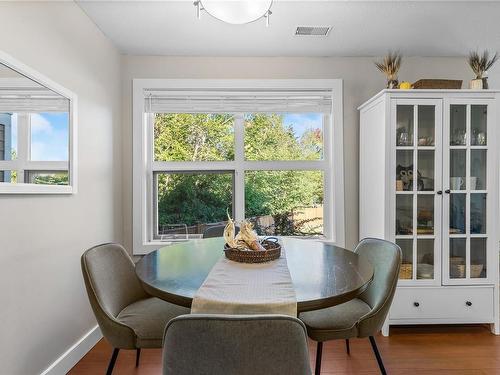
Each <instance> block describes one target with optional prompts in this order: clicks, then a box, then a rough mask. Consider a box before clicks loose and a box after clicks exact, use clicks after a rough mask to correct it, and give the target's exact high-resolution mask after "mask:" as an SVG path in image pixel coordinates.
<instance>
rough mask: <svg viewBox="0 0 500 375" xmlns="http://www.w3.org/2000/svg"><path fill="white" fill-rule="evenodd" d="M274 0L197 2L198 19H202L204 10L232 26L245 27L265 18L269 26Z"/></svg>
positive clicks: (203, 0)
mask: <svg viewBox="0 0 500 375" xmlns="http://www.w3.org/2000/svg"><path fill="white" fill-rule="evenodd" d="M272 4H273V0H197V1H195V2H194V6H195V7H196V17H197V18H198V19H200V18H201V11H202V10H204V11H206V12H207V13H208V14H210V15H211V16H212V17H214V18H217V19H218V20H220V21H223V22H226V23H230V24H232V25H243V24H245V23H250V22H254V21H257V20H258V19H261V18H265V19H266V26H269V16H270V15H271V14H272V12H271V5H272Z"/></svg>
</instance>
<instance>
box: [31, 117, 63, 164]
mask: <svg viewBox="0 0 500 375" xmlns="http://www.w3.org/2000/svg"><path fill="white" fill-rule="evenodd" d="M68 129H69V128H68V113H33V114H32V115H31V160H50V161H66V160H68V144H69V143H68V142H69V131H68Z"/></svg>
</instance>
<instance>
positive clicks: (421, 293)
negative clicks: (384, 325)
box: [390, 287, 493, 323]
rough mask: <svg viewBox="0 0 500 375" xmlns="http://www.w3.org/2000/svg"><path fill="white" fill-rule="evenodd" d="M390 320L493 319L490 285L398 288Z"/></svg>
mask: <svg viewBox="0 0 500 375" xmlns="http://www.w3.org/2000/svg"><path fill="white" fill-rule="evenodd" d="M390 319H408V320H412V319H447V320H458V321H460V320H462V321H464V322H477V323H481V322H492V321H493V288H486V287H484V288H481V287H470V288H462V287H460V288H455V287H446V288H398V289H397V290H396V295H395V296H394V301H393V303H392V307H391V311H390Z"/></svg>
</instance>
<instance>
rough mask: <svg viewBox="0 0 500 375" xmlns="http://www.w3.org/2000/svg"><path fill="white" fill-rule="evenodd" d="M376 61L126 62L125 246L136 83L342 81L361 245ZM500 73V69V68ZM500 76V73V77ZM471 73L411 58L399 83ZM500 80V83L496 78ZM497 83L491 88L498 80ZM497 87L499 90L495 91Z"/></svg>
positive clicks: (349, 177) (352, 207)
mask: <svg viewBox="0 0 500 375" xmlns="http://www.w3.org/2000/svg"><path fill="white" fill-rule="evenodd" d="M373 60H374V59H373V58H314V57H309V58H308V57H275V58H272V57H262V58H259V57H248V58H247V57H213V58H210V57H156V56H146V57H140V56H124V57H123V59H122V62H123V64H122V80H123V90H124V91H123V187H124V190H123V217H124V230H125V237H124V239H125V244H126V246H127V248H129V249H130V247H131V244H132V191H131V189H132V181H131V179H132V168H131V165H132V138H131V131H132V124H131V116H132V108H131V102H132V98H131V88H132V79H133V78H341V79H343V80H344V163H345V171H344V173H345V203H346V205H345V208H346V244H347V246H348V247H352V246H353V245H354V244H355V243H356V242H357V240H358V130H359V116H358V111H357V110H356V108H357V106H358V105H360V104H361V103H363V102H364V101H365V100H367V99H368V98H370V96H372V95H373V94H375V93H376V92H378V91H379V90H380V89H382V88H383V87H384V84H385V82H384V78H383V76H382V75H381V74H380V73H378V71H377V70H376V69H375V68H374V66H373ZM499 70H500V68H499ZM499 73H500V72H499ZM471 76H472V75H471V73H470V71H469V68H468V67H467V64H466V62H465V59H463V58H407V59H405V61H404V62H403V67H402V69H401V73H400V78H401V79H403V80H408V81H410V82H413V81H415V80H417V79H419V78H450V79H463V80H464V87H465V86H466V85H467V84H468V80H469V79H470V77H471ZM495 78H496V77H495ZM495 78H494V77H492V83H493V85H494V84H495V81H499V79H495ZM494 87H498V86H494Z"/></svg>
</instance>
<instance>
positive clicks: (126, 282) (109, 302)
mask: <svg viewBox="0 0 500 375" xmlns="http://www.w3.org/2000/svg"><path fill="white" fill-rule="evenodd" d="M81 265H82V272H83V279H84V281H85V287H86V289H87V294H88V296H89V301H90V305H91V307H92V310H93V311H94V314H95V317H96V319H97V322H98V323H99V327H100V328H101V331H102V333H103V334H104V336H105V337H106V339H108V341H110V342H111V344H112V345H113V346H114V347H116V348H124V349H125V348H133V347H134V346H135V334H134V331H133V330H132V329H131V328H129V327H127V326H125V325H123V324H122V323H120V322H118V320H116V319H115V318H116V316H117V315H118V314H119V313H120V311H122V310H123V309H124V308H125V307H126V306H128V305H130V304H131V303H134V302H136V301H138V300H140V299H143V298H147V297H149V296H148V294H147V293H146V292H145V291H144V289H142V286H141V284H140V282H139V280H138V279H137V276H136V275H135V271H134V267H135V266H134V262H133V261H132V259H131V258H130V256H129V255H128V253H127V251H126V250H125V249H124V248H123V247H122V246H121V245H119V244H115V243H107V244H102V245H98V246H95V247H93V248H91V249H89V250H87V251H85V253H83V255H82V258H81Z"/></svg>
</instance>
